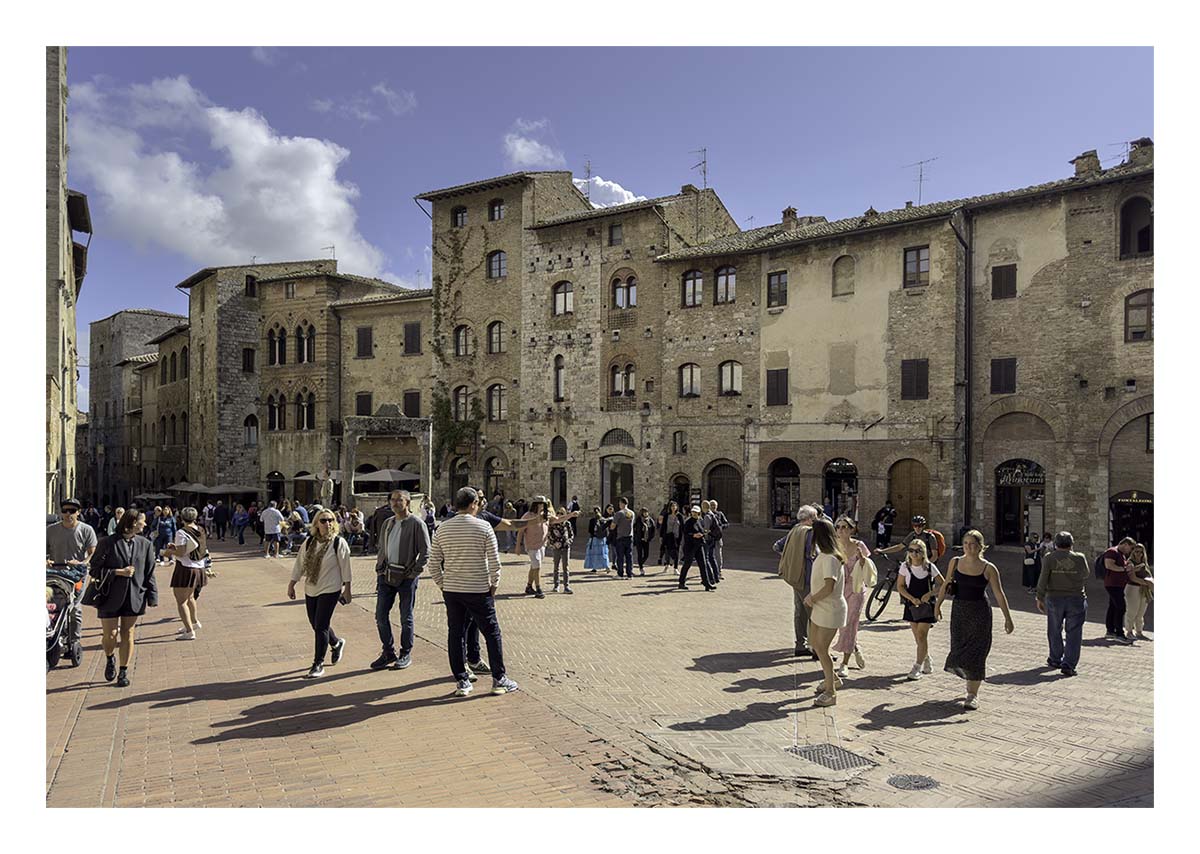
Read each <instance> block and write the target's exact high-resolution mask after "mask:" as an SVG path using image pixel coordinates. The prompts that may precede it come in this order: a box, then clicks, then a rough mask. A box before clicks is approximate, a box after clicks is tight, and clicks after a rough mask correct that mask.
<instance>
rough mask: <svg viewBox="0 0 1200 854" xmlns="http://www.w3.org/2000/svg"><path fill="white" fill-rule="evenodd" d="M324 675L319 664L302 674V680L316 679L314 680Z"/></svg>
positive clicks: (322, 668) (323, 670) (323, 669)
mask: <svg viewBox="0 0 1200 854" xmlns="http://www.w3.org/2000/svg"><path fill="white" fill-rule="evenodd" d="M324 675H325V668H324V667H323V666H321V665H320V664H314V665H313V666H312V667H310V668H308V672H307V673H305V674H304V678H305V679H316V678H318V677H320V676H324Z"/></svg>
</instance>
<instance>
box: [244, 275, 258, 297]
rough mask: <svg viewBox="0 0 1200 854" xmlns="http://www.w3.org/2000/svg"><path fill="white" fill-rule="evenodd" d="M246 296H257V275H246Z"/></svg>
mask: <svg viewBox="0 0 1200 854" xmlns="http://www.w3.org/2000/svg"><path fill="white" fill-rule="evenodd" d="M246 296H248V297H257V296H258V277H257V276H249V275H248V276H246Z"/></svg>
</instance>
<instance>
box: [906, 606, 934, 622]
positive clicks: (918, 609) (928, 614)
mask: <svg viewBox="0 0 1200 854" xmlns="http://www.w3.org/2000/svg"><path fill="white" fill-rule="evenodd" d="M908 613H909V616H911V617H912V620H911V621H910V622H913V623H927V622H930V621H931V620H933V618H934V615H933V603H932V602H922V603H921V604H920V605H909V606H908Z"/></svg>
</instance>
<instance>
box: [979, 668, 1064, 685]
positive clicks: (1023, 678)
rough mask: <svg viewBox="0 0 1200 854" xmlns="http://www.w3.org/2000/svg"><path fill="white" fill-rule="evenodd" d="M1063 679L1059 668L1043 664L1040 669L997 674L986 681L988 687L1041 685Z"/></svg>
mask: <svg viewBox="0 0 1200 854" xmlns="http://www.w3.org/2000/svg"><path fill="white" fill-rule="evenodd" d="M1063 678H1065V677H1064V676H1063V675H1062V674H1061V673H1059V668H1057V667H1051V666H1050V665H1048V664H1043V665H1041V666H1040V667H1030V668H1029V669H1028V670H1014V671H1012V672H1011V673H997V674H995V675H994V676H989V677H988V678H987V679H985V680H984V681H985V682H986V683H987V684H988V685H1041V684H1043V683H1046V682H1051V681H1054V680H1057V679H1063Z"/></svg>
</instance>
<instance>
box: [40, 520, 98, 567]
mask: <svg viewBox="0 0 1200 854" xmlns="http://www.w3.org/2000/svg"><path fill="white" fill-rule="evenodd" d="M95 547H96V531H95V529H94V528H93V527H92V526H91V525H89V524H88V523H87V522H76V523H75V527H74V528H67V527H65V526H64V525H63V524H62V523H61V522H55V523H54V524H53V525H50V526H49V527H47V528H46V557H48V558H49V559H50V560H52V561H54V562H55V563H67V562H68V561H78V562H83V561H85V560H87V553H88V549H94V548H95Z"/></svg>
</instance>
